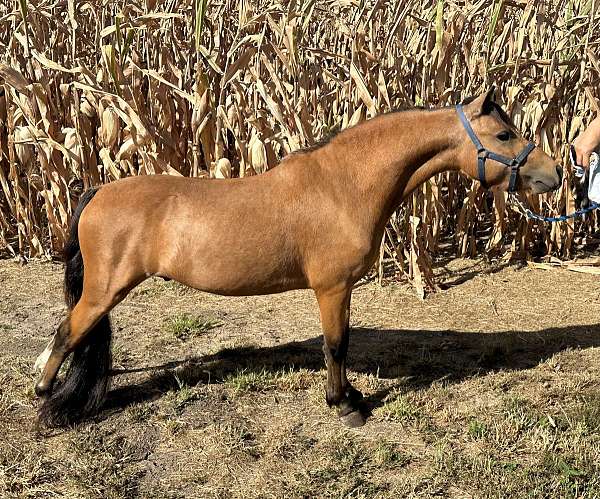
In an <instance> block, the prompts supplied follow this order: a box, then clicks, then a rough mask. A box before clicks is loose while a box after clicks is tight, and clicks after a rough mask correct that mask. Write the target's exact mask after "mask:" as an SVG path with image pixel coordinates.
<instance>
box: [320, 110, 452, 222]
mask: <svg viewBox="0 0 600 499" xmlns="http://www.w3.org/2000/svg"><path fill="white" fill-rule="evenodd" d="M458 124H459V121H458V117H457V116H456V113H455V111H454V110H453V109H439V110H434V111H421V110H411V111H404V112H399V113H392V114H387V115H383V116H380V117H378V118H375V119H372V120H370V121H367V122H365V123H363V124H361V125H359V126H356V127H354V128H351V129H348V130H347V131H345V132H342V133H340V134H339V135H338V136H337V137H335V139H333V140H332V142H331V143H330V144H328V145H327V146H325V147H324V148H323V153H324V154H326V155H327V156H326V157H325V158H324V159H325V161H323V162H322V164H326V165H329V166H326V167H328V168H333V169H334V170H335V171H334V172H331V174H332V175H334V177H338V178H339V177H340V176H344V177H345V176H346V175H348V177H349V178H344V181H343V182H340V185H342V188H345V189H347V188H349V187H350V186H352V187H355V188H356V189H357V190H358V192H359V195H361V196H363V197H364V200H365V203H366V204H367V206H368V207H369V210H370V211H371V216H372V217H374V218H376V219H377V224H378V225H379V224H385V223H386V222H387V220H388V218H389V217H390V215H391V214H392V212H393V211H394V210H395V209H396V208H397V207H398V205H399V204H400V203H401V202H402V200H403V199H404V198H406V197H407V196H408V195H409V194H410V193H411V192H412V191H413V190H414V189H415V188H416V187H418V186H419V185H420V184H422V183H423V182H425V181H426V180H427V179H429V178H430V177H432V176H434V175H436V174H437V173H441V172H443V171H446V170H451V169H458V164H459V163H458V161H457V157H456V154H457V152H456V146H457V144H458V142H459V135H458V133H457V126H458Z"/></svg>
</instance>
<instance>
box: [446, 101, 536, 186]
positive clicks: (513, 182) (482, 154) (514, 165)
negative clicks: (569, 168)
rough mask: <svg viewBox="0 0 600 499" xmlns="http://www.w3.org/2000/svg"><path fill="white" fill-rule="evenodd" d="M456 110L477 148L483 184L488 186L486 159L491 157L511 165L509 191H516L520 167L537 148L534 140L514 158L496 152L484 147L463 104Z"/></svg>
mask: <svg viewBox="0 0 600 499" xmlns="http://www.w3.org/2000/svg"><path fill="white" fill-rule="evenodd" d="M456 111H457V112H458V117H459V118H460V121H461V123H462V124H463V126H464V127H465V130H466V131H467V134H468V135H469V138H470V139H471V141H472V142H473V144H475V147H476V148H477V175H478V177H479V181H480V182H481V185H482V186H483V187H485V188H487V187H488V185H487V183H486V181H485V160H486V159H488V158H490V159H492V160H494V161H498V163H502V164H503V165H506V166H510V180H509V181H508V192H516V190H517V174H518V173H519V168H521V166H523V163H524V162H525V160H526V159H527V156H529V154H530V153H531V151H533V150H534V149H535V144H534V143H533V142H528V143H527V145H526V146H525V147H524V148H523V150H522V151H521V152H520V153H519V154H517V155H516V156H515V157H514V158H512V159H510V158H507V157H506V156H502V155H501V154H496V153H495V152H492V151H490V150H488V149H486V148H485V147H483V144H482V143H481V141H480V140H479V138H478V137H477V135H476V134H475V132H474V131H473V127H472V126H471V123H470V122H469V120H468V118H467V117H466V115H465V112H464V111H463V107H462V105H461V104H458V105H457V106H456Z"/></svg>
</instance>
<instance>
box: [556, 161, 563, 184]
mask: <svg viewBox="0 0 600 499" xmlns="http://www.w3.org/2000/svg"><path fill="white" fill-rule="evenodd" d="M556 173H557V174H558V181H559V182H562V179H563V169H562V166H560V165H557V166H556Z"/></svg>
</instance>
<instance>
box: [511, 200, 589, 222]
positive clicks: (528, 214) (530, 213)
mask: <svg viewBox="0 0 600 499" xmlns="http://www.w3.org/2000/svg"><path fill="white" fill-rule="evenodd" d="M516 204H517V206H518V207H519V208H520V211H521V212H522V213H523V214H524V215H525V216H526V217H527V218H529V219H531V220H541V221H543V222H566V221H567V220H571V219H572V218H577V217H580V216H582V215H585V214H586V213H589V212H590V211H594V210H597V209H598V208H600V204H598V203H592V204H591V205H590V206H588V207H587V208H582V209H581V210H577V211H575V212H573V213H569V214H568V215H561V216H560V217H545V216H543V215H539V214H537V213H534V212H533V211H531V210H530V209H529V208H525V207H524V206H522V205H521V204H520V203H516Z"/></svg>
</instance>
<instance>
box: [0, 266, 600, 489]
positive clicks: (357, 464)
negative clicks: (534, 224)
mask: <svg viewBox="0 0 600 499" xmlns="http://www.w3.org/2000/svg"><path fill="white" fill-rule="evenodd" d="M439 272H441V273H444V272H446V273H447V278H448V281H449V282H460V284H457V285H454V286H450V287H449V289H448V290H446V291H443V292H441V293H438V294H435V295H433V296H430V297H429V298H427V299H426V300H425V301H423V302H421V301H419V300H418V299H417V298H416V297H415V296H414V295H413V293H412V291H411V290H410V288H408V287H407V286H404V285H402V284H399V283H393V284H388V285H386V286H383V287H379V286H377V285H376V284H373V283H365V284H362V285H360V286H359V287H358V288H357V289H356V290H355V292H354V295H353V304H352V327H353V331H352V335H351V346H350V352H349V367H350V374H351V378H352V381H353V383H354V384H355V385H356V386H357V387H358V388H359V389H360V390H361V391H362V392H363V393H364V394H365V395H366V397H367V402H368V404H369V407H370V408H371V411H372V416H371V417H370V418H369V421H368V423H367V425H366V426H365V427H363V428H360V429H358V430H348V429H346V428H344V427H343V426H342V425H341V423H340V422H339V421H338V420H337V418H336V414H335V411H334V410H332V409H329V408H328V407H327V405H326V404H325V401H324V393H323V391H324V380H325V371H324V369H323V356H322V352H321V336H320V330H319V322H318V310H317V306H316V302H315V300H314V297H313V296H312V294H311V292H309V291H298V292H291V293H285V294H281V295H274V296H265V297H250V298H223V297H217V296H212V295H208V294H204V293H200V292H196V291H193V290H189V289H186V288H183V287H182V286H179V285H178V284H175V283H172V282H168V283H165V282H162V281H159V280H156V281H148V282H146V283H144V284H143V285H141V286H140V287H139V288H137V289H136V290H134V292H133V293H132V294H131V295H130V297H128V299H127V300H126V301H125V302H124V303H123V304H121V305H120V306H119V307H118V308H117V309H116V311H115V313H114V314H113V320H114V325H115V330H116V333H115V342H114V346H113V348H114V352H115V363H114V364H115V365H114V368H115V375H114V377H113V388H112V391H111V393H110V395H109V398H108V400H107V402H106V407H105V410H104V412H103V413H102V414H100V415H99V417H98V418H97V419H95V420H94V421H90V422H86V423H82V424H80V425H78V426H77V427H74V428H70V429H67V430H62V431H42V430H39V429H38V428H36V426H35V411H36V406H37V401H36V399H35V397H34V395H33V389H32V387H33V383H34V378H35V375H34V373H33V372H32V366H33V362H34V360H35V358H36V356H37V355H38V353H39V352H40V351H41V350H42V349H43V348H44V346H45V344H46V342H47V341H48V339H49V337H50V335H51V334H52V333H53V330H54V328H55V327H56V326H57V325H58V323H59V321H60V319H61V316H62V314H63V313H64V305H63V301H62V292H61V287H62V276H61V267H60V266H59V265H55V264H49V263H30V264H28V265H26V266H20V265H18V264H16V263H14V262H9V261H2V262H0V334H1V335H2V338H3V348H2V349H1V350H0V359H1V364H2V369H1V370H0V429H1V432H0V495H1V496H3V497H53V496H56V495H61V496H65V497H127V498H129V497H161V498H163V497H244V498H248V497H341V496H343V497H410V496H414V497H432V496H448V497H474V496H475V497H509V496H512V497H515V496H519V497H523V496H524V495H530V496H537V495H539V496H553V497H559V496H573V497H596V496H598V495H600V478H599V477H600V465H599V463H600V388H599V383H600V324H599V323H600V306H599V305H600V279H598V277H594V276H590V275H586V274H579V273H575V272H568V271H566V270H553V271H545V270H534V269H529V268H524V269H519V268H517V267H504V268H499V267H488V266H486V265H485V264H483V263H480V262H474V261H456V262H452V263H451V264H449V267H448V268H447V269H440V270H439ZM461 281H462V282H461Z"/></svg>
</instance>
